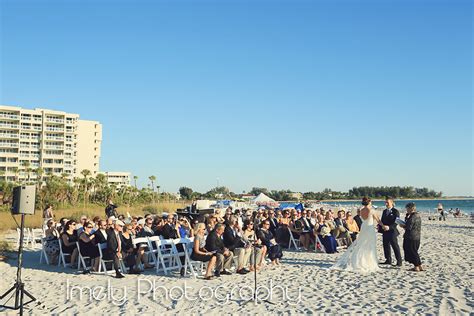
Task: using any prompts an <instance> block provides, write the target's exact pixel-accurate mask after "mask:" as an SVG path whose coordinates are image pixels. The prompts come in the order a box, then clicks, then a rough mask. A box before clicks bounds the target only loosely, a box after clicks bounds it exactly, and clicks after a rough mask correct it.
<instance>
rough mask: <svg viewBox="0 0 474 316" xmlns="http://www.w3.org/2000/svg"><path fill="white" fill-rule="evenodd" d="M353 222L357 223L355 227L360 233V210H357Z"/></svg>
mask: <svg viewBox="0 0 474 316" xmlns="http://www.w3.org/2000/svg"><path fill="white" fill-rule="evenodd" d="M354 220H355V222H356V223H357V226H359V231H360V228H361V227H362V218H361V217H360V208H358V209H357V215H356V216H354Z"/></svg>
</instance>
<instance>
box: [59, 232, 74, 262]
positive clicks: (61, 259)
mask: <svg viewBox="0 0 474 316" xmlns="http://www.w3.org/2000/svg"><path fill="white" fill-rule="evenodd" d="M62 244H63V243H62V240H61V239H59V258H58V267H59V266H60V265H61V263H62V265H63V267H64V268H65V267H66V266H70V265H71V263H66V257H69V260H71V254H69V253H64V252H63V245H62Z"/></svg>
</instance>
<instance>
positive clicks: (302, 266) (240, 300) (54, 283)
mask: <svg viewBox="0 0 474 316" xmlns="http://www.w3.org/2000/svg"><path fill="white" fill-rule="evenodd" d="M399 244H400V246H401V245H402V238H401V237H400V238H399ZM378 248H379V258H380V260H382V258H383V254H382V242H381V239H380V238H379V241H378ZM473 252H474V224H472V223H471V222H470V221H469V220H468V219H453V218H450V219H448V220H447V221H446V222H438V221H436V222H431V221H428V220H427V219H426V217H425V218H424V219H423V227H422V241H421V249H420V255H421V258H422V261H423V266H424V268H425V269H426V271H424V272H420V273H415V272H409V271H408V269H409V268H411V267H412V266H411V265H409V264H407V263H404V266H403V267H402V268H401V269H399V268H395V267H387V268H383V269H382V270H381V272H380V273H376V274H369V275H359V274H355V273H351V272H341V271H328V270H327V268H328V267H330V266H331V265H332V264H333V263H334V262H335V261H336V260H337V258H338V257H339V256H340V255H341V254H335V255H330V254H323V253H309V252H296V251H285V252H284V257H283V260H282V265H281V266H279V267H271V266H266V267H265V269H264V270H263V271H261V272H260V273H259V274H258V284H259V286H267V287H272V286H273V288H274V293H273V297H271V298H270V300H271V301H272V302H273V304H269V303H265V302H260V303H259V304H254V302H250V303H248V304H245V302H246V300H247V299H250V298H251V296H252V294H251V289H252V288H253V284H254V282H253V280H254V279H253V274H247V275H245V276H241V275H231V276H222V277H221V278H219V279H214V280H210V281H205V280H203V279H197V280H194V279H193V278H190V277H188V278H180V277H179V275H173V276H156V275H155V274H154V271H147V272H146V273H145V274H142V275H127V276H126V278H125V279H121V280H118V279H114V278H112V277H111V276H104V275H97V274H92V275H82V274H77V272H76V271H75V270H73V269H70V268H66V269H63V268H58V267H56V266H48V265H46V264H39V263H38V262H39V251H37V252H32V251H27V252H26V254H25V262H24V267H25V268H24V269H23V276H24V277H23V280H24V282H25V287H26V289H27V290H28V291H30V292H31V293H32V294H33V295H34V296H35V297H36V298H37V302H33V303H31V304H29V305H27V306H26V309H25V311H26V312H27V313H29V314H32V315H45V314H80V315H86V314H88V315H91V314H97V315H98V314H107V315H109V314H114V315H117V314H121V315H133V314H139V313H140V314H162V315H163V314H176V313H180V314H183V313H184V314H190V313H195V314H205V313H211V314H218V313H226V314H227V313H233V314H255V313H258V314H277V313H279V314H281V313H284V314H301V313H315V314H320V313H330V314H336V313H337V314H339V313H350V314H354V313H364V314H387V315H389V314H390V315H393V314H410V315H413V314H436V315H453V314H456V315H469V314H471V315H472V314H474V284H473V283H474V267H473V265H474V255H473ZM15 266H16V261H15V260H14V259H12V260H9V261H8V262H7V263H5V262H1V263H0V274H1V275H2V278H1V282H0V292H2V293H3V292H4V291H6V290H7V289H8V288H9V287H10V286H11V285H12V284H13V282H14V279H15V276H16V267H15ZM108 282H110V287H111V288H114V289H120V291H118V292H116V296H115V298H116V300H114V299H113V297H112V296H109V295H106V293H105V294H104V293H99V291H100V290H101V287H104V288H106V287H107V286H108ZM152 282H155V286H156V287H159V286H164V287H166V288H167V289H169V290H171V289H172V288H173V287H175V288H174V289H173V290H171V295H172V296H173V298H174V299H172V298H168V299H164V298H160V296H161V295H162V294H163V291H161V292H160V290H157V292H156V295H157V297H156V300H155V299H153V297H152V296H151V294H140V295H138V293H137V292H138V285H139V284H140V289H141V292H145V291H146V290H147V289H148V288H149V286H150V284H151V283H152ZM185 284H186V286H187V287H188V299H185V298H182V299H177V298H179V296H182V293H181V292H180V290H179V289H178V287H180V288H183V287H184V285H185ZM73 286H80V287H83V289H84V287H86V286H89V287H96V289H95V290H96V293H95V294H97V296H98V298H99V299H100V300H95V299H93V300H92V301H89V296H88V295H89V294H88V292H87V291H86V294H87V295H85V296H84V297H83V298H82V300H81V299H80V298H79V295H78V291H77V289H76V292H74V291H72V295H71V297H68V296H69V295H68V293H69V294H70V293H71V291H70V290H71V287H73ZM276 286H281V287H283V288H284V289H285V290H287V291H288V292H287V293H286V294H287V295H285V296H286V297H285V298H284V295H283V293H282V291H281V288H276ZM123 287H126V290H125V291H124V288H123ZM202 287H208V288H204V289H202V290H201V295H202V296H201V297H204V296H205V295H206V293H207V294H209V293H210V292H211V291H215V292H216V293H218V298H215V297H214V298H210V300H208V301H203V300H200V299H199V300H194V301H193V298H195V297H197V295H198V290H199V289H200V288H202ZM66 289H69V290H68V291H67V290H66ZM239 291H240V294H239ZM261 291H262V292H260V293H259V294H260V295H259V296H260V297H262V298H263V297H264V296H267V295H266V294H267V293H266V291H264V290H263V289H262V290H261ZM231 292H232V293H233V294H234V295H233V297H229V299H228V301H227V300H226V299H224V297H225V295H230V294H231ZM124 293H126V301H125V303H124V304H122V305H119V304H118V303H120V302H119V301H120V298H121V297H123V296H124ZM2 303H3V302H2ZM0 313H1V314H7V315H9V314H11V315H16V312H7V311H5V310H3V311H0Z"/></svg>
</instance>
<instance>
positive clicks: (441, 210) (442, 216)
mask: <svg viewBox="0 0 474 316" xmlns="http://www.w3.org/2000/svg"><path fill="white" fill-rule="evenodd" d="M438 213H439V220H443V221H445V220H446V215H445V213H444V208H443V204H441V203H438Z"/></svg>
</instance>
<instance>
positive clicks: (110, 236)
mask: <svg viewBox="0 0 474 316" xmlns="http://www.w3.org/2000/svg"><path fill="white" fill-rule="evenodd" d="M123 226H125V224H124V223H123V222H122V221H120V220H117V221H116V222H115V225H114V229H110V230H108V231H107V252H108V254H109V257H110V258H112V260H113V261H114V269H115V277H116V278H118V279H120V278H123V277H125V276H124V275H123V274H121V273H120V270H119V269H120V260H122V239H121V238H120V234H121V233H122V230H123Z"/></svg>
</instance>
